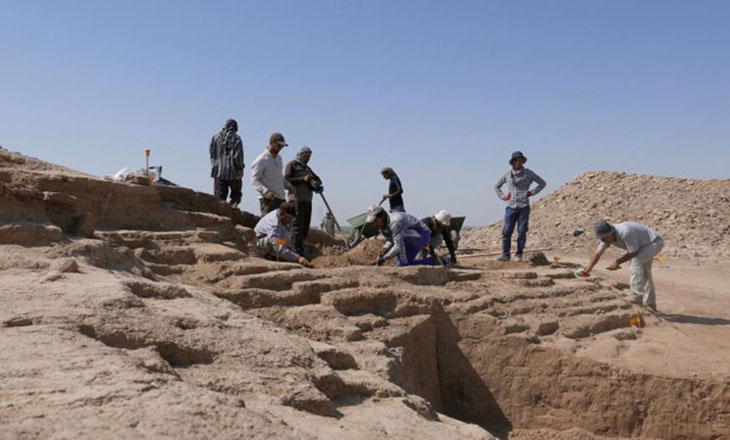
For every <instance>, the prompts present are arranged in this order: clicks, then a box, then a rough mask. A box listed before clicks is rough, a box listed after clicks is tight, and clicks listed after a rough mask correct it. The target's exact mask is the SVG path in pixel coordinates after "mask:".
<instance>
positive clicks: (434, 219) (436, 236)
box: [421, 210, 459, 266]
mask: <svg viewBox="0 0 730 440" xmlns="http://www.w3.org/2000/svg"><path fill="white" fill-rule="evenodd" d="M421 221H422V222H423V224H424V225H426V226H427V227H428V229H429V230H430V231H431V243H430V245H429V248H430V254H431V256H432V257H433V258H434V260H437V261H439V260H442V259H441V258H439V257H438V256H437V255H436V249H438V247H439V246H441V243H444V244H446V248H447V249H448V250H449V258H450V259H449V260H448V261H443V262H444V264H445V265H446V266H453V265H455V264H456V247H457V244H458V242H459V233H458V232H456V230H455V229H453V228H452V227H451V214H449V212H448V211H446V210H441V211H439V212H437V213H436V214H434V215H432V216H430V217H426V218H423V219H421Z"/></svg>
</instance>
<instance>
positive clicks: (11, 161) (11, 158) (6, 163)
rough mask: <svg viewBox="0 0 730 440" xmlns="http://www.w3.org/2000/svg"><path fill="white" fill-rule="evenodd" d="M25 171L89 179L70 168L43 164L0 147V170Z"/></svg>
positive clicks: (40, 161)
mask: <svg viewBox="0 0 730 440" xmlns="http://www.w3.org/2000/svg"><path fill="white" fill-rule="evenodd" d="M3 169H8V170H16V171H17V170H25V171H42V172H46V173H60V174H65V175H74V176H86V177H91V176H90V175H88V174H84V173H82V172H80V171H76V170H72V169H70V168H66V167H62V166H60V165H55V164H52V163H48V162H44V161H42V160H40V159H36V158H34V157H29V156H25V155H22V154H20V153H16V152H13V151H10V150H7V149H5V148H3V147H0V170H3Z"/></svg>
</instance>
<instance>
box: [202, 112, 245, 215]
mask: <svg viewBox="0 0 730 440" xmlns="http://www.w3.org/2000/svg"><path fill="white" fill-rule="evenodd" d="M237 132H238V123H237V122H236V121H235V120H234V119H229V120H227V121H226V123H225V125H224V126H223V129H221V131H220V132H219V133H217V134H216V135H215V136H213V138H212V139H211V140H210V148H209V151H210V166H211V172H210V176H211V177H212V178H213V193H214V194H215V196H216V197H218V198H219V199H221V200H223V201H224V202H225V201H226V199H227V198H228V191H229V190H230V192H231V200H230V204H231V205H233V206H238V205H239V204H240V203H241V197H242V196H243V192H242V187H243V185H242V179H243V142H241V137H240V136H239V135H238V134H237Z"/></svg>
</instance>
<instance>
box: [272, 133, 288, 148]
mask: <svg viewBox="0 0 730 440" xmlns="http://www.w3.org/2000/svg"><path fill="white" fill-rule="evenodd" d="M274 144H278V145H280V146H282V147H286V146H287V145H289V144H287V143H286V140H284V135H283V134H281V133H274V134H272V135H271V137H270V138H269V145H274Z"/></svg>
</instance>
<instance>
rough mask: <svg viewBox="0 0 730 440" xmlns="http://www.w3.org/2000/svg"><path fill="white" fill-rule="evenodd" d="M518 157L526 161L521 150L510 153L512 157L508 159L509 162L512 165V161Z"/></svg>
mask: <svg viewBox="0 0 730 440" xmlns="http://www.w3.org/2000/svg"><path fill="white" fill-rule="evenodd" d="M518 158H522V160H524V161H525V162H527V158H526V157H525V155H524V154H522V151H515V152H514V153H512V157H511V158H510V160H509V164H510V165H512V162H514V161H515V159H518Z"/></svg>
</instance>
